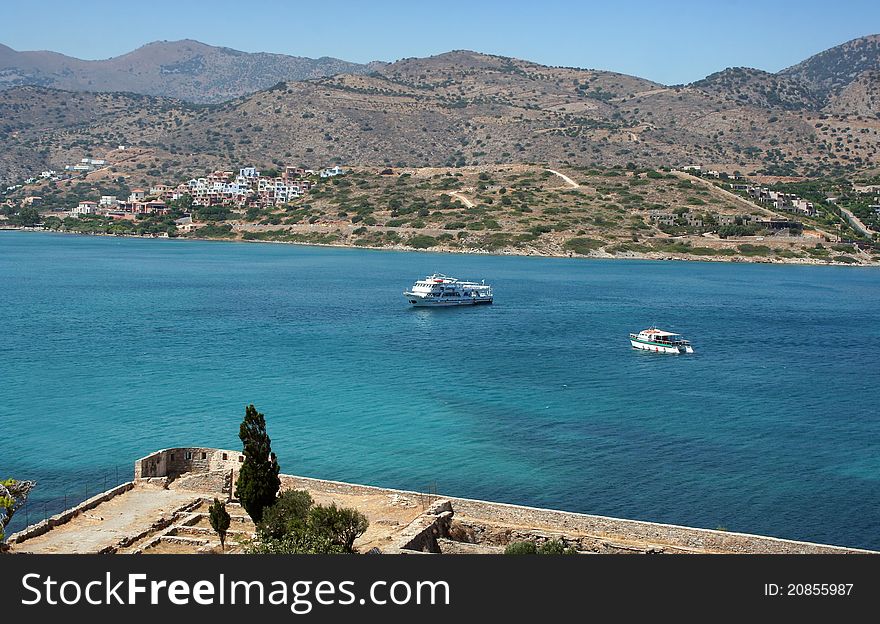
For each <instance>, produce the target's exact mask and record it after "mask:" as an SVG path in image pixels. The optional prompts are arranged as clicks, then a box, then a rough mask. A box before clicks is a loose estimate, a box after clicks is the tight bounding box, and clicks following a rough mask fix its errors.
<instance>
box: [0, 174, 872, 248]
mask: <svg viewBox="0 0 880 624" xmlns="http://www.w3.org/2000/svg"><path fill="white" fill-rule="evenodd" d="M89 160H90V162H92V163H94V162H95V161H98V165H103V166H104V167H106V166H107V159H92V158H90V159H89ZM83 162H84V163H85V159H84V161H83ZM85 164H88V163H85ZM95 166H96V165H94V164H92V165H91V169H90V171H88V172H86V171H81V172H77V173H76V174H73V178H72V179H70V176H71V175H72V174H70V173H65V174H56V175H54V176H49V177H48V178H46V177H45V176H42V175H41V176H40V177H36V176H35V177H34V179H33V180H29V182H30V184H25V185H23V186H21V187H16V188H15V189H12V190H11V191H9V192H8V193H7V199H6V203H5V206H6V209H5V211H6V212H7V213H11V215H13V216H7V221H6V222H7V223H9V224H13V225H14V224H17V225H26V224H23V223H20V222H16V221H15V220H16V219H18V218H19V217H20V214H21V212H20V211H21V210H22V209H23V207H24V206H28V207H30V209H31V213H30V214H31V216H32V217H33V219H34V220H33V222H32V223H30V224H29V225H31V226H36V227H42V228H46V229H52V230H59V231H70V232H81V233H90V234H116V235H142V236H161V237H178V236H182V237H199V238H222V239H230V240H244V241H272V242H294V243H306V244H330V245H344V246H359V247H375V248H394V249H430V250H437V251H457V252H468V253H513V254H525V255H557V256H573V255H582V256H593V257H630V258H640V257H641V258H693V257H699V258H701V259H709V260H711V259H717V260H734V261H762V262H823V263H826V262H836V263H845V264H871V263H876V262H878V260H880V250H878V249H877V248H876V247H875V246H876V243H875V242H873V240H872V238H873V234H874V232H873V231H872V230H867V232H868V234H869V235H870V236H864V235H860V233H859V232H858V231H857V230H856V229H855V228H854V227H852V226H850V225H848V222H847V221H846V220H845V219H844V218H843V217H842V215H843V213H842V212H840V211H839V209H838V208H837V207H836V206H835V204H834V201H829V200H828V199H827V198H826V199H823V200H822V201H820V202H818V203H817V202H814V201H812V200H811V199H807V198H804V197H801V196H799V195H797V194H796V193H793V192H784V191H778V190H774V189H772V188H769V187H767V186H763V185H759V184H754V183H752V182H750V181H749V180H748V179H746V178H745V177H743V176H741V175H728V174H726V173H722V172H718V171H716V170H714V169H709V168H703V167H700V166H690V167H686V168H682V169H681V170H673V169H669V168H667V169H666V170H662V169H661V170H659V171H658V170H654V169H641V170H640V169H637V168H607V169H603V168H573V167H569V168H567V169H566V170H565V173H561V172H559V171H556V170H552V169H549V168H546V167H540V166H536V165H511V166H496V167H453V168H442V167H441V168H392V167H375V168H365V167H346V168H343V167H341V166H339V165H334V166H331V167H325V168H322V169H307V168H305V167H301V166H291V165H287V166H283V167H278V168H271V167H270V168H265V169H262V170H260V169H257V168H256V167H254V166H245V167H241V168H239V169H238V170H237V171H236V170H232V169H223V170H216V171H211V172H209V173H207V174H205V175H204V176H200V177H194V178H190V179H188V180H183V181H180V182H178V183H176V184H174V183H165V184H161V183H160V184H153V185H150V186H149V187H147V188H142V187H134V188H131V189H130V190H128V191H127V192H126V193H124V194H122V195H120V194H111V193H108V192H106V190H105V189H106V188H107V181H106V178H103V177H99V174H100V173H101V172H100V170H99V169H96V168H95ZM131 175H133V174H131V173H130V174H129V176H131ZM125 179H126V177H125V176H123V177H120V178H116V183H117V184H119V185H120V186H118V188H120V189H125V188H127V186H126V184H125ZM120 180H121V181H120ZM58 184H65V185H72V186H68V187H66V188H72V189H80V191H78V192H79V193H80V194H83V193H85V195H87V196H89V198H88V199H80V200H79V201H78V202H76V203H74V204H69V205H68V206H66V207H59V206H57V205H50V204H48V203H42V202H41V196H40V195H37V193H44V192H46V189H48V188H50V187H51V185H58ZM83 189H85V190H83ZM62 196H63V195H62ZM831 199H832V200H834V198H831ZM2 223H3V222H2V221H0V224H2Z"/></svg>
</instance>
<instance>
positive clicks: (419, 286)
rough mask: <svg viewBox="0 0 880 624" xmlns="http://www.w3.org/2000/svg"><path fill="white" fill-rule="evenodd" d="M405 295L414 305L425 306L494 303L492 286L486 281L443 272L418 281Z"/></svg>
mask: <svg viewBox="0 0 880 624" xmlns="http://www.w3.org/2000/svg"><path fill="white" fill-rule="evenodd" d="M403 295H404V296H405V297H406V299H407V301H409V302H410V303H411V304H413V305H414V306H425V307H447V306H460V305H478V304H481V303H492V287H491V286H489V285H488V284H487V283H486V282H485V281H482V282H480V283H477V282H462V281H459V280H457V279H455V278H454V277H448V276H446V275H443V274H441V273H435V274H434V275H429V276H428V277H426V278H425V279H423V280H419V281H417V282H416V283H415V284H413V285H412V288H410V289H409V290H407V291H404V293H403Z"/></svg>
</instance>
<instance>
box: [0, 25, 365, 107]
mask: <svg viewBox="0 0 880 624" xmlns="http://www.w3.org/2000/svg"><path fill="white" fill-rule="evenodd" d="M0 63H2V68H0V69H2V71H0V89H4V88H10V87H15V86H21V85H29V84H30V85H41V86H48V87H55V88H59V89H65V90H69V91H97V92H108V91H120V92H131V93H140V94H144V95H158V96H165V97H173V98H177V99H182V100H187V101H191V102H196V103H211V102H222V101H226V100H230V99H233V98H236V97H240V96H243V95H248V94H251V93H255V92H257V91H259V90H261V89H266V88H268V87H270V86H272V85H274V84H277V83H279V82H296V81H300V80H308V79H313V78H321V77H325V76H332V75H335V74H338V73H354V74H365V73H370V72H371V71H374V67H371V66H368V65H362V64H359V63H350V62H348V61H343V60H340V59H336V58H331V57H322V58H320V59H311V58H306V57H301V56H289V55H285V54H268V53H264V52H259V53H250V52H242V51H239V50H234V49H232V48H225V47H218V46H212V45H209V44H206V43H202V42H201V41H196V40H194V39H180V40H176V41H152V42H150V43H147V44H144V45H142V46H140V47H139V48H137V49H135V50H132V51H131V52H128V53H126V54H122V55H119V56H115V57H112V58H109V59H104V60H95V61H89V60H82V59H77V58H73V57H69V56H64V55H60V54H57V53H54V52H17V51H15V50H13V49H11V48H9V47H7V46H2V47H0Z"/></svg>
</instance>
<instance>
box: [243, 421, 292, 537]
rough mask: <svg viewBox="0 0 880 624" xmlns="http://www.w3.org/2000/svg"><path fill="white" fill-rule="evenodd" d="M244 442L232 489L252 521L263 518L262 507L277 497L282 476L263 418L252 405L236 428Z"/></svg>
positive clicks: (259, 520) (270, 503) (269, 504)
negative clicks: (238, 468)
mask: <svg viewBox="0 0 880 624" xmlns="http://www.w3.org/2000/svg"><path fill="white" fill-rule="evenodd" d="M238 437H239V438H241V441H242V443H243V444H244V463H243V464H242V466H241V471H240V472H239V473H238V479H237V480H236V482H235V491H236V495H237V496H238V498H239V500H240V501H241V506H242V507H244V509H245V511H247V512H248V515H249V516H250V517H251V519H253V521H254V523H259V522H261V521H262V519H263V510H264V509H265V508H266V507H269V506H271V505H272V504H273V503H274V502H275V499H276V498H277V496H278V490H279V488H280V487H281V479H279V478H278V471H279V467H278V462H277V461H276V460H275V454H274V453H273V452H272V441H271V440H270V439H269V435H268V434H267V433H266V418H265V417H264V416H263V414H261V413H260V412H258V411H257V408H255V407H254V406H253V405H248V406H247V409H245V413H244V420H243V421H242V423H241V427H240V428H239V430H238Z"/></svg>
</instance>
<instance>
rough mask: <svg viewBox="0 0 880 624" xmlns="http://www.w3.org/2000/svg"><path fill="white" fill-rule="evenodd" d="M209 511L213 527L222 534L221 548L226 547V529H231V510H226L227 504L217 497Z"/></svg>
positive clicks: (218, 533)
mask: <svg viewBox="0 0 880 624" xmlns="http://www.w3.org/2000/svg"><path fill="white" fill-rule="evenodd" d="M208 511H209V512H210V518H211V527H212V528H213V529H214V530H215V531H217V535H219V536H220V550H223V549H224V548H225V547H226V531H228V530H229V522H230V517H229V512H228V511H226V505H225V504H223V503H222V502H220V501H219V500H218V499H216V498H215V499H214V504H213V505H211V507H210V509H209V510H208Z"/></svg>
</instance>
